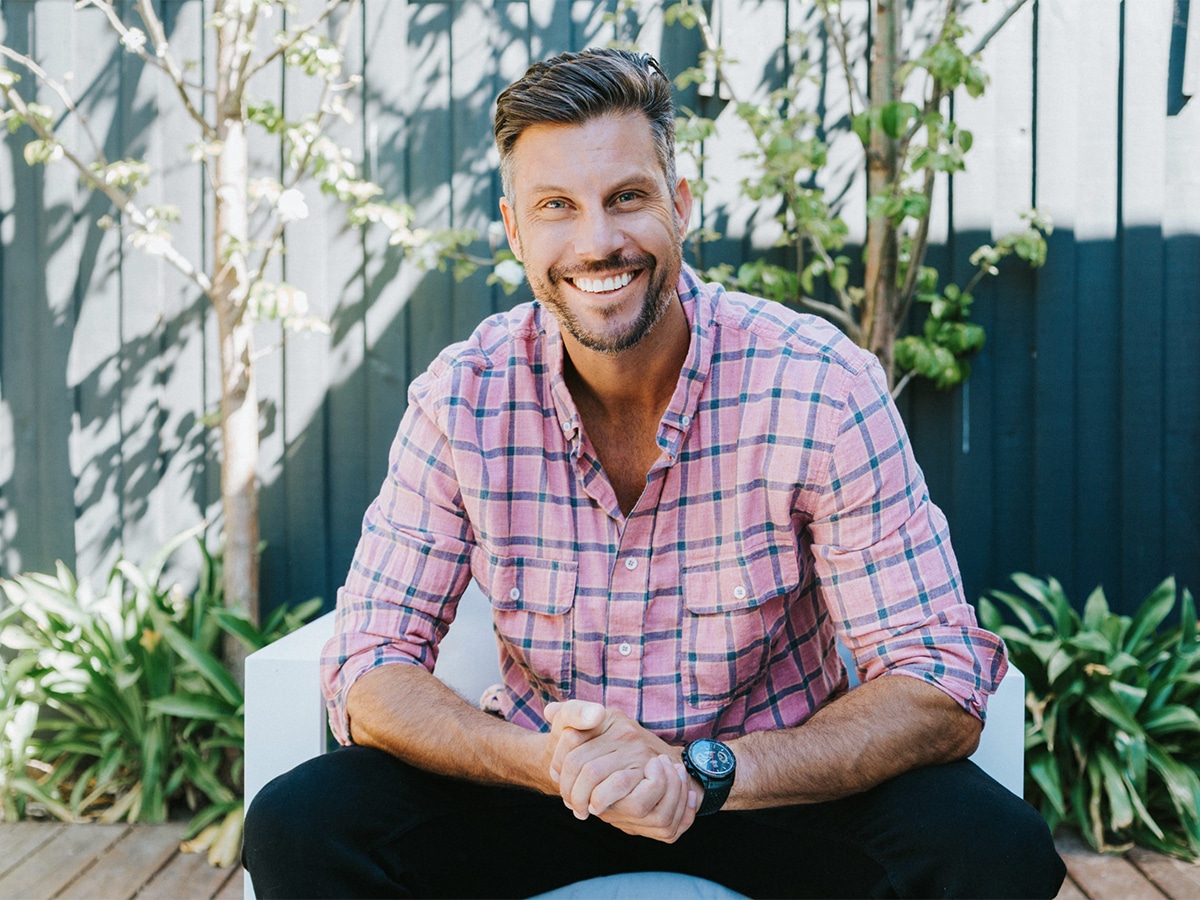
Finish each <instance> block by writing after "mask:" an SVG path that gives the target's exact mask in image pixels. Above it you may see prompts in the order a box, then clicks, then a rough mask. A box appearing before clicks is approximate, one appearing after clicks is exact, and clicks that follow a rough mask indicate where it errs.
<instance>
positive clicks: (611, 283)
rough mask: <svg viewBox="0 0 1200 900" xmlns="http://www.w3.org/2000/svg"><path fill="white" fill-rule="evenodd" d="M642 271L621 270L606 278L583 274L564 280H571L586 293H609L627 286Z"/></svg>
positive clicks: (571, 282)
mask: <svg viewBox="0 0 1200 900" xmlns="http://www.w3.org/2000/svg"><path fill="white" fill-rule="evenodd" d="M642 271H643V270H642V269H633V270H632V271H628V272H621V273H620V274H617V275H607V276H605V277H604V278H596V277H591V276H587V275H581V276H579V277H578V278H566V279H564V280H565V281H568V282H570V284H572V285H573V286H574V287H576V288H578V289H579V290H581V291H583V292H584V293H585V294H608V293H612V292H613V291H619V290H620V289H621V288H623V287H625V286H626V285H627V284H629V283H630V282H631V281H633V280H634V279H635V278H637V277H638V275H640V274H641V273H642Z"/></svg>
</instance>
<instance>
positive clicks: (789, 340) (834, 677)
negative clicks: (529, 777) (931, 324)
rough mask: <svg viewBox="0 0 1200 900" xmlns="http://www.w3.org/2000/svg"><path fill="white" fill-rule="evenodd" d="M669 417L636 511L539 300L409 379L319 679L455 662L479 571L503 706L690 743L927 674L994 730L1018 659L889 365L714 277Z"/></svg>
mask: <svg viewBox="0 0 1200 900" xmlns="http://www.w3.org/2000/svg"><path fill="white" fill-rule="evenodd" d="M679 296H680V299H681V300H682V302H683V308H684V311H685V312H686V314H687V318H688V321H689V323H690V325H691V332H692V339H691V346H690V349H689V350H688V356H687V360H686V362H685V363H684V366H683V370H682V372H681V373H680V377H679V383H678V386H677V387H676V389H675V394H674V396H673V397H672V399H671V402H670V405H669V406H668V408H667V411H666V413H665V414H664V415H663V418H662V422H661V423H660V425H659V428H658V444H659V446H660V447H661V448H662V454H661V456H660V457H659V459H658V461H657V462H656V463H655V465H654V467H653V468H652V469H651V470H650V473H649V475H648V476H647V479H646V488H645V491H644V492H643V494H642V496H641V499H640V500H639V501H638V504H637V506H636V507H635V508H634V509H633V511H632V512H631V513H630V514H629V516H628V517H626V516H624V515H623V514H622V513H621V510H620V508H619V506H618V504H617V498H616V495H615V493H614V492H613V489H612V487H611V486H610V484H609V482H608V480H607V478H606V477H605V475H604V471H603V469H602V468H601V466H600V462H599V460H598V459H597V457H596V454H595V451H594V449H593V448H592V445H591V443H590V442H589V440H588V437H587V434H586V433H585V432H584V431H583V429H582V427H581V425H580V420H579V413H578V411H577V410H576V408H575V404H574V403H573V402H572V400H571V395H570V393H569V392H568V390H567V386H566V384H565V382H564V381H563V375H562V363H563V344H562V338H561V336H560V333H559V330H558V325H557V322H556V320H555V319H554V317H553V316H552V315H550V314H549V313H547V312H546V311H545V310H544V309H543V308H541V307H540V306H539V305H538V304H536V303H533V304H524V305H521V306H518V307H516V308H515V309H513V310H512V311H510V312H508V313H503V314H500V315H498V316H494V317H492V318H490V319H488V320H487V321H485V322H483V323H482V324H481V325H480V326H479V328H478V329H476V331H475V333H474V334H473V335H472V336H471V338H470V339H469V340H467V341H465V342H463V343H460V344H455V345H453V346H451V347H449V348H447V349H446V350H445V351H444V352H443V353H442V354H441V356H440V357H439V358H438V359H437V360H436V361H435V362H434V363H433V364H432V365H431V366H430V368H429V370H428V371H427V372H425V373H424V374H423V375H421V376H420V377H419V378H417V379H416V381H414V382H413V385H412V387H411V390H410V395H409V406H408V410H407V412H406V413H405V416H404V419H403V421H402V422H401V424H400V430H399V433H398V435H397V437H396V440H395V443H394V444H393V447H392V452H391V461H390V465H389V471H388V476H387V479H386V481H385V482H384V484H383V488H382V490H381V491H380V494H379V497H378V498H377V499H376V500H375V502H374V503H372V505H371V507H370V508H369V509H368V510H367V514H366V517H365V519H364V524H363V535H362V539H361V541H360V543H359V546H358V550H357V552H356V553H355V556H354V561H353V563H352V565H351V569H350V573H349V576H348V578H347V581H346V584H345V586H344V587H343V588H342V590H341V591H340V593H339V597H338V612H337V629H336V634H335V635H334V637H333V638H332V639H331V640H330V642H329V643H328V644H327V645H326V647H325V654H324V659H323V681H324V689H325V696H326V699H327V701H328V704H329V709H330V713H331V721H332V726H333V731H334V734H335V735H336V737H337V738H338V740H340V741H342V742H348V741H349V734H348V727H347V720H346V714H345V698H346V692H347V691H348V690H349V688H350V686H351V685H352V684H353V683H354V682H355V680H356V679H358V678H359V677H360V676H361V675H362V674H363V673H364V672H366V671H368V670H370V669H371V668H373V667H375V666H379V665H384V664H387V663H404V664H410V665H412V664H415V665H422V666H424V667H425V668H426V669H428V670H431V671H432V670H433V668H434V664H435V662H436V660H437V649H438V641H439V640H440V639H441V637H442V636H443V635H444V634H445V633H446V630H447V629H448V628H449V627H450V625H451V623H452V622H453V620H454V616H455V612H456V607H457V604H458V601H459V597H460V595H461V594H462V592H463V591H464V589H465V588H466V585H467V583H468V579H469V578H471V577H474V578H475V579H476V580H477V581H478V582H479V584H480V586H481V587H482V589H483V593H484V594H485V595H486V596H487V597H488V598H489V600H490V602H491V605H492V614H493V618H494V621H495V625H496V631H497V633H498V644H499V654H500V662H501V669H502V672H503V678H504V682H505V687H506V691H505V694H504V696H503V698H502V703H503V713H504V715H505V716H506V717H507V718H508V719H509V720H510V721H512V722H515V723H517V724H519V725H522V726H524V727H526V728H531V729H541V730H545V729H546V728H547V725H546V722H545V719H544V717H543V715H542V710H543V708H544V706H545V704H546V703H547V702H549V701H551V700H562V699H565V698H568V697H578V698H581V699H585V700H594V701H597V702H599V703H604V704H606V705H611V706H614V707H617V708H620V709H621V710H623V711H624V712H626V713H627V714H628V715H630V716H632V717H634V718H636V719H637V720H638V721H640V722H641V723H642V724H643V725H645V726H646V727H647V728H649V729H651V730H653V731H655V732H656V733H658V734H659V735H661V736H662V737H663V738H664V739H665V740H667V741H669V742H671V743H676V744H678V743H683V742H686V741H690V740H693V739H695V738H698V737H702V736H713V737H735V736H738V735H741V734H744V733H747V732H751V731H759V730H764V729H776V728H786V727H789V726H793V725H797V724H799V723H801V722H803V721H804V720H805V719H806V718H807V717H808V716H809V715H811V714H812V713H813V711H815V710H816V709H817V708H818V707H820V706H821V705H822V704H823V703H825V702H826V701H827V700H829V699H830V698H831V697H833V696H835V695H837V694H838V693H840V692H842V691H843V690H845V687H846V673H845V669H844V667H843V666H842V663H841V661H840V659H839V657H838V654H837V651H836V648H835V637H836V636H841V638H842V640H843V641H844V642H845V644H846V646H847V647H848V648H849V649H850V650H851V652H852V653H853V654H854V658H855V662H856V665H857V668H858V669H859V674H860V676H861V677H862V678H863V679H870V678H874V677H877V676H879V675H882V674H885V673H889V674H890V673H899V674H903V675H910V676H913V677H916V678H921V679H923V680H925V681H927V682H929V683H930V684H933V685H936V686H937V687H939V688H941V689H942V690H943V691H945V692H946V693H947V694H949V695H950V696H952V697H953V698H954V699H955V700H957V701H958V702H959V703H960V704H961V705H962V706H963V707H964V708H965V709H967V710H969V711H970V712H972V713H973V714H975V715H976V716H978V717H980V718H982V717H983V714H984V708H985V704H986V698H987V695H988V694H990V693H991V692H993V691H994V690H995V688H996V686H997V684H998V683H999V681H1000V678H1001V677H1002V676H1003V674H1004V671H1005V668H1006V666H1007V662H1006V660H1005V654H1004V647H1003V644H1002V643H1001V641H1000V640H999V638H997V637H996V636H994V635H992V634H991V633H989V632H987V631H983V630H981V629H979V628H978V627H976V622H975V615H974V612H973V611H972V609H971V607H970V606H969V605H968V604H967V603H966V602H965V601H964V598H963V596H962V589H961V585H960V579H959V574H958V566H957V562H956V561H955V558H954V553H953V551H952V550H951V548H950V542H949V535H948V533H947V528H946V521H945V518H944V516H943V515H942V513H941V511H940V510H939V509H938V508H937V507H936V506H934V505H933V504H932V503H931V502H930V500H929V497H928V494H927V491H926V487H925V480H924V477H923V475H922V473H921V470H920V468H918V466H917V464H916V462H915V460H914V459H913V456H912V453H911V451H910V449H909V445H908V440H907V438H906V436H905V432H904V427H903V425H902V423H901V421H900V417H899V416H898V414H897V412H896V409H895V407H894V406H893V404H892V402H891V400H890V398H889V395H888V389H887V382H886V379H885V378H884V375H883V372H882V370H881V368H880V366H879V364H878V362H877V361H876V360H875V358H874V357H873V356H872V355H870V354H868V353H866V352H865V351H863V350H861V349H859V348H858V347H857V346H855V345H854V344H853V343H852V342H851V341H850V340H849V339H847V338H846V337H845V336H843V335H842V334H841V333H839V332H838V331H837V330H836V329H835V328H833V327H832V326H830V325H829V324H827V323H826V322H824V321H823V320H820V319H817V318H814V317H812V316H805V315H799V314H797V313H795V312H793V311H791V310H789V309H787V308H785V307H783V306H780V305H778V304H775V303H771V302H768V301H764V300H759V299H756V298H753V297H748V296H745V295H740V294H730V293H727V292H725V291H724V290H723V289H721V288H720V287H718V286H716V285H707V284H702V283H700V282H699V281H698V280H697V279H696V277H695V274H694V273H693V272H691V271H690V270H688V269H686V268H685V269H684V271H683V272H682V274H681V277H680V283H679Z"/></svg>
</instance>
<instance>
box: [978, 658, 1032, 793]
mask: <svg viewBox="0 0 1200 900" xmlns="http://www.w3.org/2000/svg"><path fill="white" fill-rule="evenodd" d="M971 761H972V762H974V763H975V764H976V765H977V766H979V768H981V769H983V770H984V771H985V772H987V773H988V774H989V775H991V776H992V777H993V778H995V779H996V780H997V781H998V782H1000V783H1001V784H1002V785H1004V786H1005V787H1006V788H1008V789H1009V790H1010V791H1012V792H1013V793H1014V794H1016V795H1017V796H1018V797H1021V796H1024V792H1025V676H1024V675H1022V674H1021V672H1020V670H1019V669H1017V667H1016V666H1012V665H1010V666H1009V667H1008V672H1007V673H1006V674H1005V676H1004V680H1003V681H1001V682H1000V686H999V687H998V688H996V693H994V694H992V696H991V697H990V698H989V699H988V706H987V724H986V725H985V726H984V729H983V735H982V736H981V737H980V738H979V747H978V749H977V750H976V751H975V752H974V753H973V754H971Z"/></svg>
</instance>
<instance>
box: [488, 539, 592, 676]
mask: <svg viewBox="0 0 1200 900" xmlns="http://www.w3.org/2000/svg"><path fill="white" fill-rule="evenodd" d="M576 572H577V566H576V563H575V562H572V561H564V560H554V559H539V558H537V557H509V558H505V559H496V558H493V559H492V566H491V573H490V576H491V577H490V578H489V581H488V595H489V598H490V601H491V604H492V620H493V622H494V624H495V628H496V635H497V637H498V639H499V640H500V643H501V645H502V647H503V648H504V649H505V651H506V653H507V655H508V657H509V658H510V659H511V660H512V661H513V662H514V663H516V664H517V665H518V666H520V667H521V669H523V670H524V671H525V673H526V675H527V677H528V678H529V680H530V682H531V683H532V684H533V685H534V686H535V687H536V688H538V689H539V690H541V691H542V693H543V694H545V695H547V696H548V697H549V698H551V699H555V700H561V699H563V698H565V697H566V696H568V694H569V691H570V686H571V685H570V682H571V671H572V663H573V655H572V650H571V637H572V630H573V626H574V616H573V615H572V613H573V607H574V603H575V578H576Z"/></svg>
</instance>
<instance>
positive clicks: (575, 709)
mask: <svg viewBox="0 0 1200 900" xmlns="http://www.w3.org/2000/svg"><path fill="white" fill-rule="evenodd" d="M555 716H556V717H557V719H558V724H559V725H561V726H562V727H564V728H574V729H575V730H577V731H588V730H590V729H592V728H595V727H597V726H598V725H600V724H602V723H603V722H604V707H603V706H602V705H601V704H599V703H591V702H590V701H587V700H568V701H567V702H566V703H564V704H562V708H561V709H559V710H556V712H555Z"/></svg>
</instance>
